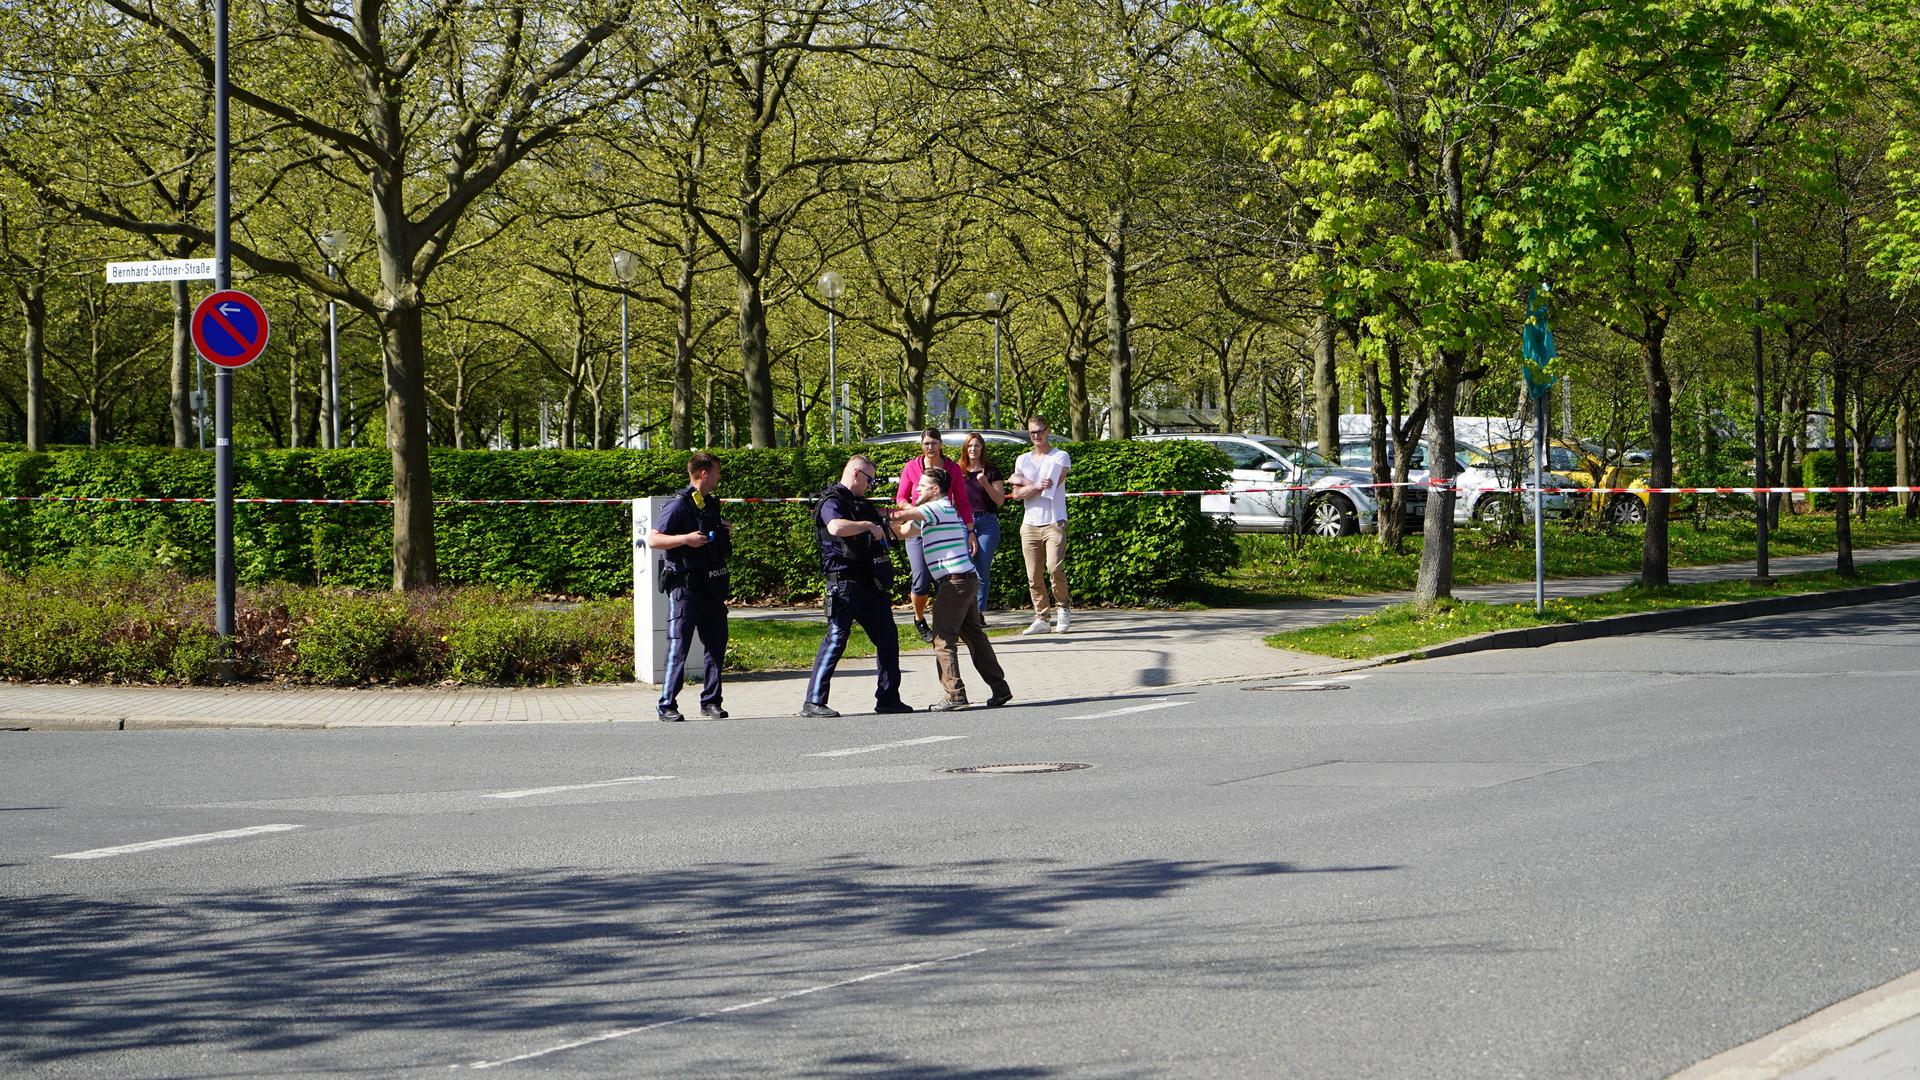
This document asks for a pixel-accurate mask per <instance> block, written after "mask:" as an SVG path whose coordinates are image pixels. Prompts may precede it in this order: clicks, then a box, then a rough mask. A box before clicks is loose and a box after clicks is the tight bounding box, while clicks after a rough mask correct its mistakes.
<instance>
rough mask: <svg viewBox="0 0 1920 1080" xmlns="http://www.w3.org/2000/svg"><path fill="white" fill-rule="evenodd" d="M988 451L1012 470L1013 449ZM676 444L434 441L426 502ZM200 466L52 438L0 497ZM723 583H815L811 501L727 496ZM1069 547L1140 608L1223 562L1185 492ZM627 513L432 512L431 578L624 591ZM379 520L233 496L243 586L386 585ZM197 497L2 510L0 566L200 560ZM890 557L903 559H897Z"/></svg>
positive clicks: (624, 480) (807, 488)
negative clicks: (485, 445)
mask: <svg viewBox="0 0 1920 1080" xmlns="http://www.w3.org/2000/svg"><path fill="white" fill-rule="evenodd" d="M1066 446H1067V449H1068V451H1069V452H1070V453H1071V454H1072V455H1073V458H1074V470H1073V473H1072V474H1071V476H1070V488H1071V489H1072V490H1077V491H1090V490H1113V489H1134V488H1174V487H1179V488H1205V487H1215V486H1218V485H1219V484H1220V483H1221V482H1222V470H1223V468H1224V466H1225V460H1224V459H1223V458H1221V457H1220V456H1219V454H1218V453H1217V452H1215V451H1214V450H1212V449H1211V448H1208V447H1204V446H1201V445H1199V444H1194V443H1180V442H1166V443H1132V442H1105V441H1102V442H1088V443H1081V444H1066ZM862 449H863V450H866V451H867V452H868V453H869V455H870V456H871V457H873V458H874V459H875V462H876V464H877V465H878V466H879V467H880V469H881V472H882V474H883V475H887V476H897V475H899V470H900V467H901V465H902V464H903V463H904V462H905V461H906V460H907V459H908V458H909V457H911V456H912V455H913V453H914V452H915V450H914V448H913V447H911V446H881V447H863V448H862ZM850 452H851V450H850V448H848V447H806V448H800V449H780V450H723V451H718V454H719V456H720V458H721V461H722V482H721V492H720V493H721V495H722V496H758V497H793V496H810V495H813V494H815V493H817V492H819V491H820V490H821V489H822V488H824V487H825V486H826V485H827V484H828V483H830V482H831V481H832V480H834V479H837V478H838V477H839V474H840V470H841V467H842V465H844V464H845V461H846V458H847V455H848V454H849V453H850ZM991 453H992V455H993V457H994V459H995V461H996V463H997V464H999V465H1000V466H1001V468H1002V469H1003V470H1010V469H1011V467H1012V465H1013V459H1014V457H1015V456H1016V455H1017V453H1018V448H1016V447H1012V446H1004V445H1002V446H995V447H992V448H991ZM686 458H687V455H686V454H685V453H684V452H676V451H666V450H658V451H625V450H605V451H561V450H530V451H487V450H467V451H461V450H438V451H435V452H434V454H433V486H434V494H435V496H436V497H437V498H455V499H508V498H512V499H572V498H630V497H636V496H639V495H643V494H666V493H669V492H671V491H673V490H675V489H676V488H677V487H678V486H680V485H681V484H683V483H684V482H685V478H686V471H685V462H686ZM234 470H235V494H236V495H238V496H240V497H260V498H284V499H298V498H335V499H340V498H346V499H382V498H386V497H388V496H389V495H390V493H391V491H392V472H391V459H390V458H389V456H388V455H387V453H386V451H384V450H277V451H276V450H259V451H247V452H240V453H236V454H235V455H234ZM212 490H213V459H212V456H211V455H208V454H204V453H201V452H198V451H184V450H182V451H176V450H100V451H85V450H62V451H53V452H49V453H44V454H29V453H24V452H20V453H0V495H24V496H39V495H64V496H77V495H85V496H102V495H113V496H145V497H204V496H206V495H208V494H209V493H211V491H212ZM727 514H728V517H729V518H730V519H731V520H732V521H733V522H734V524H735V564H734V575H733V578H734V586H735V590H736V596H737V597H738V598H740V599H741V600H743V601H756V600H764V601H777V602H791V601H799V600H806V599H811V598H813V597H817V596H818V595H819V593H820V587H821V581H820V572H819V558H818V554H817V549H816V546H815V540H814V535H813V529H812V526H811V524H810V521H809V513H808V509H807V507H805V506H800V505H731V506H729V507H728V509H727ZM1019 517H1020V515H1019V509H1018V504H1016V503H1011V502H1010V504H1009V507H1008V512H1006V513H1005V514H1004V515H1003V519H1002V525H1003V530H1004V532H1005V534H1006V535H1005V539H1004V540H1003V542H1002V545H1001V548H1000V553H999V555H998V556H997V557H996V559H995V563H994V581H995V584H994V594H995V596H996V598H998V599H1000V600H1001V601H1002V602H1006V603H1019V602H1020V598H1021V597H1022V596H1024V594H1025V582H1024V577H1025V572H1024V569H1023V567H1022V565H1021V561H1020V553H1019V541H1018V529H1019ZM1070 520H1071V524H1070V530H1071V533H1070V542H1069V545H1068V574H1069V577H1070V579H1071V580H1072V582H1073V587H1074V592H1075V594H1076V599H1077V600H1080V601H1086V602H1094V603H1102V602H1105V603H1138V602H1142V601H1151V600H1155V599H1162V598H1167V597H1171V596H1175V595H1178V594H1180V593H1181V592H1183V591H1185V590H1187V589H1189V588H1191V587H1192V586H1194V585H1197V584H1198V583H1199V582H1200V581H1202V580H1203V579H1204V578H1206V577H1207V576H1208V575H1210V574H1213V573H1217V572H1219V571H1221V570H1223V569H1225V568H1226V567H1228V566H1230V565H1231V564H1232V560H1233V557H1234V547H1233V542H1232V535H1231V532H1230V530H1229V529H1228V528H1226V527H1225V526H1222V525H1220V524H1217V523H1215V522H1213V521H1212V520H1210V519H1209V518H1207V517H1206V516H1205V515H1203V514H1201V513H1200V509H1199V500H1198V499H1191V498H1131V499H1086V500H1077V501H1076V502H1075V504H1074V506H1073V513H1072V517H1071V519H1070ZM630 521H631V515H630V511H629V510H628V508H627V507H625V506H545V507H534V506H515V507H483V506H441V507H439V508H437V510H436V512H435V521H434V528H435V536H436V541H437V555H438V562H439V570H440V580H441V581H442V582H443V583H444V584H447V585H490V586H496V587H500V588H509V589H523V590H532V591H535V592H541V593H552V594H565V595H570V596H588V597H608V596H619V595H624V594H626V593H628V592H629V591H630V590H631V587H632V586H631V582H632V557H631V553H630V543H631V537H630V530H631V526H630ZM391 533H392V512H391V511H390V510H388V509H386V508H384V507H323V506H268V505H243V506H241V507H239V508H238V509H237V510H236V513H235V519H234V547H235V565H236V570H237V573H238V575H239V578H240V580H241V582H242V583H244V584H247V585H249V586H259V585H263V584H267V583H272V582H287V583H295V584H325V585H332V586H342V587H348V588H355V589H365V590H376V589H384V588H385V587H386V586H387V584H388V582H389V581H390V580H391V576H392V570H391V566H392V561H391ZM212 537H213V507H212V506H210V505H205V504H170V505H142V504H131V505H129V504H72V503H49V502H8V503H0V571H5V572H11V573H13V574H16V575H17V574H22V573H26V572H28V571H30V570H33V569H35V568H39V567H69V568H89V567H90V568H102V569H114V568H119V569H126V570H134V571H140V570H173V571H178V572H180V573H182V574H185V575H187V576H188V577H204V576H206V575H209V574H211V572H212V546H213V544H212ZM903 567H904V564H903Z"/></svg>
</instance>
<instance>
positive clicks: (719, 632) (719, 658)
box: [641, 585, 727, 711]
mask: <svg viewBox="0 0 1920 1080" xmlns="http://www.w3.org/2000/svg"><path fill="white" fill-rule="evenodd" d="M641 602H642V603H644V602H645V600H644V598H642V600H641ZM694 634H699V635H700V644H702V645H704V646H706V650H707V677H706V684H705V685H704V686H703V687H702V688H701V691H700V704H701V705H703V706H706V705H711V706H714V707H716V708H718V707H719V705H720V666H721V664H722V663H724V662H725V660H726V656H727V603H726V601H724V600H716V599H714V598H713V597H710V596H708V595H706V594H705V593H702V592H700V591H699V590H698V589H695V588H692V587H691V586H687V585H678V586H675V587H674V589H673V591H672V592H670V593H668V594H667V672H666V676H665V677H664V678H662V679H661V680H660V708H661V709H662V710H663V711H664V710H666V709H676V710H677V709H678V708H679V707H680V706H679V700H680V684H681V683H682V682H684V681H686V675H687V650H688V649H689V648H691V647H692V643H693V635H694Z"/></svg>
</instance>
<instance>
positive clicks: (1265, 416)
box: [1260, 361, 1273, 435]
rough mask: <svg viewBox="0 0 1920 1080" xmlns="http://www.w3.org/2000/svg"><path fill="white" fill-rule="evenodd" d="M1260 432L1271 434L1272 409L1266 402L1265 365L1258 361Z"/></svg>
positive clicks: (1263, 362)
mask: <svg viewBox="0 0 1920 1080" xmlns="http://www.w3.org/2000/svg"><path fill="white" fill-rule="evenodd" d="M1260 434H1262V435H1271V434H1273V409H1272V407H1271V406H1269V405H1268V404H1267V365H1266V362H1265V361H1261V363H1260Z"/></svg>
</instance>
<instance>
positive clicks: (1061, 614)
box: [1053, 608, 1073, 634]
mask: <svg viewBox="0 0 1920 1080" xmlns="http://www.w3.org/2000/svg"><path fill="white" fill-rule="evenodd" d="M1072 625H1073V616H1072V615H1069V614H1068V613H1067V609H1066V608H1061V609H1060V610H1059V611H1058V612H1056V613H1055V618H1054V620H1053V632H1054V633H1056V634H1064V633H1066V632H1067V627H1069V626H1072Z"/></svg>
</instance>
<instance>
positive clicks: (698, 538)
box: [680, 532, 707, 548]
mask: <svg viewBox="0 0 1920 1080" xmlns="http://www.w3.org/2000/svg"><path fill="white" fill-rule="evenodd" d="M680 543H681V544H683V545H685V546H686V547H696V548H697V547H706V546H707V534H706V533H702V532H690V533H683V534H682V535H681V537H680Z"/></svg>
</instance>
